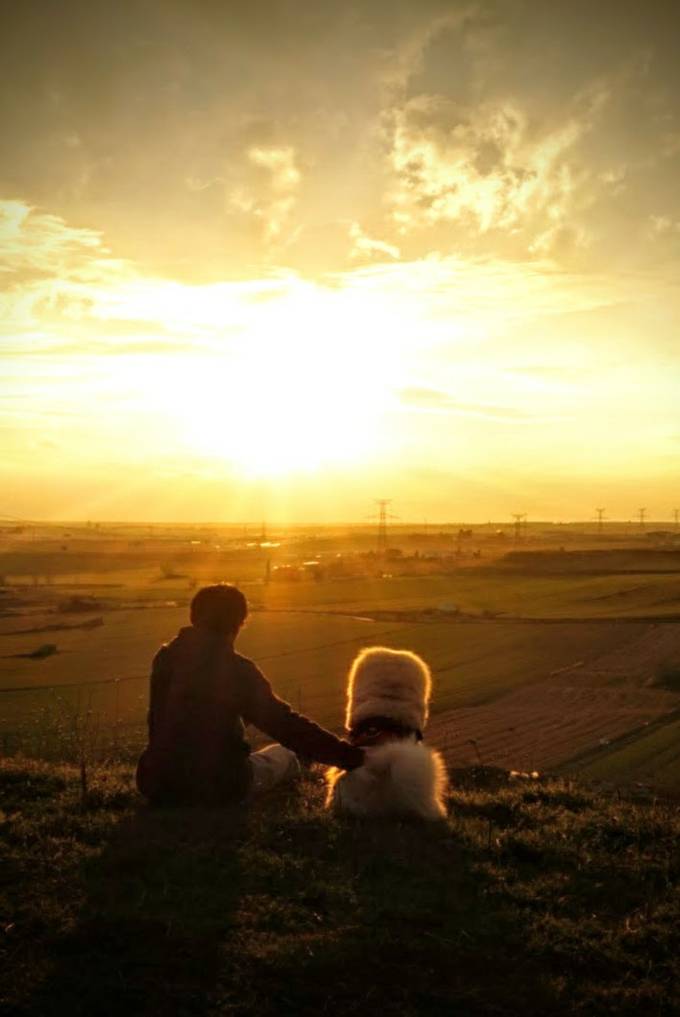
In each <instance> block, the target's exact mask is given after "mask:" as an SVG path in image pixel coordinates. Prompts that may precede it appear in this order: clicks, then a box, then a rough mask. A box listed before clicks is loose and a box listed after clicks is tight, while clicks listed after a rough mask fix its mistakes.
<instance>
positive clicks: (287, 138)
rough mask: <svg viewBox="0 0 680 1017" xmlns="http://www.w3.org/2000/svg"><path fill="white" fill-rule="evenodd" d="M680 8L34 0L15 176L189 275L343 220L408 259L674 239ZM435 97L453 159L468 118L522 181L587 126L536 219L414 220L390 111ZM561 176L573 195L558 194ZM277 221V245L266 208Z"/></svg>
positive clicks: (23, 48) (8, 60)
mask: <svg viewBox="0 0 680 1017" xmlns="http://www.w3.org/2000/svg"><path fill="white" fill-rule="evenodd" d="M679 27H680V8H678V5H677V4H676V3H674V2H663V0H655V2H652V3H648V4H645V5H643V4H640V3H638V2H637V0H600V2H598V3H592V2H590V3H585V2H583V0H572V2H571V3H568V4H567V3H560V4H558V3H540V4H539V3H535V2H533V0H531V2H529V0H527V2H522V0H477V2H475V0H469V2H464V0H460V2H457V3H451V2H450V0H449V2H445V0H441V2H435V0H427V2H423V0H419V2H418V3H416V2H414V0H390V2H388V0H377V2H374V3H371V4H365V3H347V4H320V3H316V2H311V0H309V2H302V0H264V2H262V3H259V4H252V3H246V2H243V0H234V2H230V3H222V2H217V0H213V2H208V0H184V2H178V0H174V2H169V0H155V2H153V0H151V2H141V0H140V2H133V3H125V4H103V3H96V2H95V3H93V2H91V0H88V2H85V0H80V2H75V0H65V2H64V3H60V4H44V3H38V2H35V0H33V2H30V0H29V2H27V3H24V4H20V5H15V8H14V9H13V10H12V12H11V15H8V16H7V17H6V18H5V19H4V22H3V32H2V37H1V38H0V59H2V62H3V70H4V87H3V94H2V98H1V99H0V130H2V136H3V140H4V142H5V145H4V158H3V165H2V168H1V169H0V198H2V197H11V196H14V197H17V198H21V199H24V200H26V201H28V202H29V203H35V204H37V205H40V206H42V207H43V208H45V209H47V210H49V211H51V212H53V213H55V214H57V215H61V216H63V217H64V219H66V220H67V221H68V222H69V223H73V224H74V225H76V226H80V225H82V226H88V227H91V228H93V229H96V230H101V231H102V232H103V233H104V235H105V236H106V237H107V239H108V241H109V242H110V243H111V244H112V246H113V247H114V249H115V250H116V252H117V253H118V254H119V255H120V256H122V257H126V258H130V259H132V260H135V261H139V262H140V263H142V264H144V265H146V266H148V267H151V268H153V270H155V271H158V272H162V273H166V274H170V275H173V274H174V275H178V276H181V277H183V278H187V279H190V278H196V279H210V278H220V277H223V276H225V275H229V276H232V277H233V276H239V275H241V276H247V275H249V274H252V273H253V272H255V271H259V270H261V269H262V267H263V266H266V265H272V264H275V265H280V264H289V265H291V266H292V267H299V268H302V269H304V270H305V271H313V268H314V265H315V264H318V266H319V267H322V268H324V269H326V268H329V267H330V268H332V267H336V268H341V267H343V266H344V265H346V264H347V260H348V258H351V250H352V242H351V238H350V239H348V240H347V242H346V243H345V238H344V234H343V230H344V226H343V225H342V224H344V223H347V222H349V223H358V224H359V226H360V228H361V229H362V230H363V232H364V233H366V234H367V235H369V236H370V237H376V238H378V241H379V242H380V243H383V244H386V245H391V246H395V245H396V246H398V247H399V248H400V250H401V252H402V255H403V257H405V258H410V257H418V256H421V255H423V254H425V253H427V252H428V251H430V250H437V251H444V252H446V251H450V250H452V249H455V250H470V251H475V252H477V253H478V252H479V251H480V250H481V251H484V252H491V253H494V254H498V255H501V256H511V257H516V256H517V255H518V253H519V254H521V255H522V256H524V255H526V254H527V252H529V253H533V255H535V256H536V257H542V256H546V255H549V256H552V257H556V258H557V259H559V260H564V261H565V262H569V261H575V262H578V261H579V259H580V261H581V263H585V262H587V260H588V259H589V258H590V259H591V263H596V262H598V260H599V261H601V260H602V259H603V258H605V257H608V256H613V257H615V258H616V259H617V260H622V261H635V260H636V259H637V260H645V259H646V260H647V262H648V263H650V264H654V263H656V262H657V261H658V260H659V259H668V258H675V257H676V256H677V254H678V245H679V244H680V234H673V233H672V232H667V233H666V234H664V235H663V236H661V235H660V234H659V233H657V235H654V231H653V230H650V228H649V224H650V221H651V217H656V218H657V219H659V218H663V217H670V219H671V221H678V220H680V198H679V197H678V193H677V187H676V180H677V175H678V170H679V169H680V167H679V165H678V161H679V160H680V122H679V121H678V113H677V109H678V97H679V95H680V70H679V69H678V68H679V63H680V62H678V61H677V59H676V51H675V50H676V40H677V37H678V28H679ZM423 97H430V98H431V99H433V100H436V103H437V104H438V107H437V108H438V109H439V110H440V111H445V113H444V112H442V113H441V117H440V121H439V125H438V129H439V131H440V151H441V154H442V158H443V159H444V160H445V159H446V158H447V153H449V152H450V145H449V144H448V142H447V139H449V141H450V139H451V137H453V136H454V135H455V133H456V131H460V130H461V129H465V130H467V132H468V141H469V146H468V147H469V165H470V167H472V169H473V170H474V172H475V173H476V174H478V175H479V176H480V178H483V179H485V180H487V181H489V182H490V184H491V185H493V184H494V181H495V180H496V179H498V180H500V181H501V186H505V188H506V190H507V189H508V188H510V190H511V191H512V189H513V188H515V189H517V188H518V187H520V186H521V184H522V181H526V180H529V179H531V175H532V174H539V175H540V172H541V170H540V168H537V165H536V161H535V160H534V161H533V162H532V159H531V158H530V157H529V158H527V153H529V155H530V154H531V153H532V152H534V153H536V152H540V151H544V149H541V147H540V146H541V144H542V143H543V142H545V140H546V139H550V138H553V137H554V136H555V135H556V133H557V134H559V132H560V130H561V129H563V128H564V127H565V125H569V124H570V123H576V124H581V125H585V126H584V128H583V130H582V131H581V132H580V133H579V135H578V137H577V138H575V139H574V141H573V144H572V145H571V146H570V147H569V149H568V150H566V149H565V151H564V153H563V154H562V155H560V157H559V158H555V159H554V160H553V162H552V164H551V167H552V168H551V172H552V174H553V177H554V179H553V180H552V182H551V187H552V190H551V187H547V186H546V187H545V188H544V189H543V190H542V191H541V194H542V196H543V199H544V200H543V201H542V203H539V207H536V203H534V205H532V207H531V208H530V209H529V210H527V211H524V212H522V216H521V217H520V220H513V221H510V220H507V219H504V218H503V217H502V216H501V217H500V221H499V222H498V223H497V224H496V225H495V226H494V227H493V229H492V230H491V231H490V230H489V229H485V230H484V231H483V233H484V236H483V238H482V242H481V243H480V242H479V238H478V237H477V235H476V234H477V232H478V230H476V227H475V217H474V216H473V217H472V219H470V218H469V217H466V214H465V210H463V213H462V214H461V215H456V214H452V215H449V216H444V217H443V218H439V219H437V218H436V217H435V219H436V221H432V222H430V223H429V224H428V228H427V230H425V231H422V230H416V231H411V230H408V229H407V230H406V236H402V234H401V233H400V231H399V228H398V227H397V226H396V225H395V223H394V221H393V219H392V218H391V206H390V199H391V196H392V193H393V191H394V189H395V187H396V188H397V189H398V187H399V185H400V180H401V178H400V177H399V174H398V175H397V179H396V180H395V176H394V167H393V165H392V161H391V154H392V152H393V148H394V144H395V136H394V130H395V123H396V122H398V119H399V116H400V115H401V114H403V111H405V110H408V111H410V112H409V117H410V121H409V123H410V130H411V132H412V137H413V139H414V140H415V141H416V142H417V141H418V138H419V137H424V136H426V134H427V131H429V130H431V128H432V124H431V123H430V122H428V120H427V114H426V112H425V106H424V105H423V103H422V99H423ZM419 103H420V105H418V104H419ZM432 108H433V106H432V105H431V106H430V109H432ZM500 109H515V110H516V111H518V113H519V114H520V115H521V116H522V118H523V120H522V124H523V127H522V132H523V134H522V146H521V151H519V150H515V151H514V152H512V153H511V156H512V157H511V158H509V156H508V138H507V137H506V136H504V135H503V134H502V132H501V134H500V135H499V134H498V132H496V133H495V134H494V132H493V131H492V130H489V128H488V123H489V117H493V115H494V112H493V111H494V110H495V111H498V110H500ZM418 110H420V113H418V112H417V111H418ZM418 117H420V121H419V120H418ZM419 130H420V132H421V134H420V135H419V134H418V131H419ZM253 146H265V147H269V148H275V149H283V148H286V147H289V148H290V149H291V150H292V151H293V152H294V158H295V164H296V165H297V166H298V167H299V170H300V173H301V181H300V186H299V188H298V190H297V192H296V195H295V202H294V209H293V204H292V203H289V207H288V208H287V209H286V210H285V214H283V213H282V206H281V204H280V203H279V205H277V207H276V208H274V209H273V208H272V198H271V195H269V193H268V187H269V179H268V177H267V173H266V170H265V169H264V168H263V167H262V166H261V165H260V166H258V165H254V164H253V161H252V160H251V159H249V158H248V151H249V149H251V148H252V147H253ZM414 158H415V157H414ZM466 165H467V164H466ZM411 173H412V175H413V174H415V175H416V177H417V173H418V170H417V165H416V162H414V165H413V169H412V170H411ZM559 180H561V181H562V183H563V188H564V190H565V191H568V200H566V198H565V199H564V200H563V199H559V200H558V201H557V202H556V201H555V200H554V188H555V187H556V186H557V184H556V182H557V181H559ZM240 192H243V193H244V194H246V196H249V197H247V198H246V199H244V201H243V202H242V203H241V207H240V208H239V207H236V206H235V204H234V201H233V196H234V194H235V193H237V194H238V193H240ZM416 197H417V198H418V200H419V201H420V202H421V204H422V205H426V203H427V201H428V200H429V201H431V200H432V196H431V195H430V196H428V195H427V194H422V193H421V194H419V195H417V196H416ZM558 205H559V210H558V213H557V221H553V222H551V221H550V215H551V214H553V213H551V207H553V206H554V207H557V206H558ZM253 209H254V210H256V211H255V212H253ZM454 211H455V206H454ZM272 220H274V221H275V222H276V223H279V222H280V225H279V226H277V228H276V230H274V232H276V233H277V236H278V238H279V241H280V242H279V246H278V247H276V245H274V246H272V244H271V239H272V229H267V228H266V225H265V226H264V227H263V222H265V223H266V222H267V221H272ZM511 220H512V217H511ZM333 221H336V222H339V223H340V224H341V225H340V226H337V225H336V226H333ZM496 226H497V228H496ZM493 230H495V231H496V232H493ZM331 234H332V235H331ZM324 238H326V239H327V241H328V242H327V243H324ZM612 252H613V254H612Z"/></svg>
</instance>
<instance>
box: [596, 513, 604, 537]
mask: <svg viewBox="0 0 680 1017" xmlns="http://www.w3.org/2000/svg"><path fill="white" fill-rule="evenodd" d="M595 511H596V512H597V532H598V533H602V520H603V519H604V509H603V508H597V509H595Z"/></svg>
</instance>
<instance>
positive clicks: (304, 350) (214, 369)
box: [176, 314, 389, 477]
mask: <svg viewBox="0 0 680 1017" xmlns="http://www.w3.org/2000/svg"><path fill="white" fill-rule="evenodd" d="M338 327H339V323H338V322H337V321H336V322H326V328H325V331H321V329H320V328H319V323H318V321H317V319H316V318H315V319H314V320H313V322H310V321H309V320H307V321H305V319H304V317H302V316H301V315H300V314H298V315H296V316H295V320H294V322H293V321H289V322H287V321H286V319H285V318H284V319H283V320H279V321H278V322H277V328H276V330H270V329H267V330H262V329H258V330H257V331H253V332H251V333H250V334H249V336H248V337H247V340H246V341H244V342H242V343H241V344H240V346H239V347H238V348H236V349H233V350H231V351H230V353H229V355H225V356H222V357H214V358H213V359H212V361H211V363H210V368H209V370H208V371H207V372H206V371H205V365H204V371H203V377H202V380H201V383H200V385H195V386H193V388H192V395H191V397H190V398H188V399H187V398H185V399H184V402H183V407H182V409H180V410H179V411H177V410H176V412H179V416H180V418H181V421H182V430H183V433H184V437H185V440H187V441H188V442H189V444H190V445H191V446H192V447H193V449H194V452H195V453H197V454H199V455H206V456H210V457H217V458H220V459H223V460H224V461H225V462H228V463H229V464H231V465H232V466H233V467H234V468H235V469H236V470H237V471H238V472H239V473H240V474H242V475H246V476H271V477H276V476H282V475H285V474H289V473H295V472H317V471H319V470H321V469H323V468H324V467H332V466H335V465H340V464H344V465H348V464H350V465H351V464H353V463H354V464H362V463H365V462H366V461H367V460H368V459H370V458H371V457H374V456H376V455H377V454H379V449H380V447H381V446H382V445H383V443H384V438H385V422H384V416H385V412H386V407H387V403H388V401H389V394H388V390H387V388H386V387H385V385H384V384H383V380H384V379H381V376H380V374H379V373H378V372H377V370H376V365H375V364H374V363H373V359H372V356H371V353H370V351H369V350H368V349H367V348H366V345H367V344H366V342H365V341H364V342H362V341H361V337H360V336H357V335H356V334H347V333H343V334H341V335H340V334H338Z"/></svg>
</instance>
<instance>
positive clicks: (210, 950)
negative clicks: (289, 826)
mask: <svg viewBox="0 0 680 1017" xmlns="http://www.w3.org/2000/svg"><path fill="white" fill-rule="evenodd" d="M246 824H247V817H246V815H245V813H244V811H242V810H238V809H233V810H214V811H213V810H199V809H195V810H194V809H172V810H170V809H164V810H160V809H149V808H146V807H145V806H143V805H140V806H139V807H138V808H137V809H136V810H135V811H134V812H133V813H132V814H128V815H126V816H124V818H122V819H121V821H120V822H119V823H117V824H116V825H114V826H113V827H112V828H111V835H110V838H109V839H108V842H107V843H106V845H105V847H104V850H103V852H102V853H101V854H98V855H97V856H96V857H92V858H90V859H89V860H87V861H86V862H84V863H83V867H82V875H81V878H82V889H83V891H84V898H83V901H82V906H81V909H80V914H79V916H78V918H77V920H76V923H75V925H74V927H72V928H71V929H70V930H68V931H67V932H65V933H63V934H62V935H60V936H58V937H55V941H54V943H53V947H52V949H51V951H50V953H51V962H52V963H51V965H50V967H51V970H50V973H49V974H48V975H47V977H46V978H45V980H44V981H43V982H42V984H40V985H39V986H38V987H37V988H36V991H35V993H34V994H33V997H32V999H31V1000H30V1002H29V1003H28V1007H27V1011H26V1012H29V1013H32V1014H33V1013H35V1014H41V1015H45V1017H51V1015H57V1014H59V1015H62V1014H67V1015H69V1017H78V1015H83V1017H84V1015H88V1017H92V1015H97V1017H106V1015H114V1014H116V1015H118V1014H130V1015H136V1014H140V1015H141V1014H149V1015H151V1014H173V1015H174V1014H178V1015H179V1014H187V1015H188V1014H199V1013H204V1012H205V1008H206V1000H207V998H208V995H209V994H210V993H211V992H212V991H213V990H214V987H215V984H216V981H217V975H218V970H219V960H218V958H219V956H220V950H221V944H222V945H223V942H224V939H225V937H226V936H228V932H229V928H230V921H231V917H232V915H233V912H234V910H235V908H236V906H237V903H238V898H239V885H240V880H239V861H238V843H239V840H240V839H241V838H242V837H243V835H244V832H245V829H246Z"/></svg>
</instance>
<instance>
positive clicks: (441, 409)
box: [397, 388, 536, 422]
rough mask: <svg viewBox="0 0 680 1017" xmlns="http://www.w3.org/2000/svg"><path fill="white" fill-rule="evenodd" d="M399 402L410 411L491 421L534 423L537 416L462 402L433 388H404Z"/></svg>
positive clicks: (505, 407)
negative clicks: (448, 414) (447, 414)
mask: <svg viewBox="0 0 680 1017" xmlns="http://www.w3.org/2000/svg"><path fill="white" fill-rule="evenodd" d="M397 395H398V397H399V401H400V402H401V403H402V404H403V405H404V406H406V407H408V408H409V409H416V410H423V411H425V412H434V413H454V414H460V415H461V416H465V417H485V418H487V419H489V420H508V421H515V422H517V421H520V422H521V421H532V422H534V421H535V420H536V416H535V415H533V414H531V413H525V412H524V411H523V410H516V409H513V408H512V407H507V406H490V405H486V404H484V403H464V402H460V401H459V400H458V399H456V398H455V397H454V396H452V395H450V394H449V393H448V392H441V391H439V390H438V389H432V388H402V389H400V390H399V392H398V393H397Z"/></svg>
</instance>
